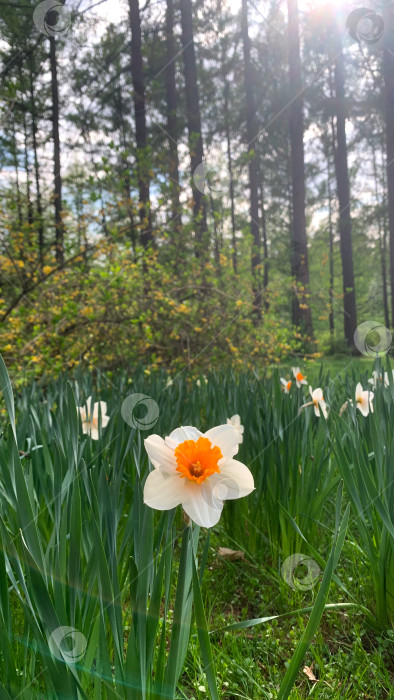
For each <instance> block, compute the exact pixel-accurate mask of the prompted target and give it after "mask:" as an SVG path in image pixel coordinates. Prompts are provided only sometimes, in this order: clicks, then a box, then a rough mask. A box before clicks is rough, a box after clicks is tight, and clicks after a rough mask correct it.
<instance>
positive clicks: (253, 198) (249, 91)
mask: <svg viewBox="0 0 394 700" xmlns="http://www.w3.org/2000/svg"><path fill="white" fill-rule="evenodd" d="M241 32H242V43H243V55H244V81H245V96H246V138H247V140H248V144H247V147H248V165H249V190H250V232H251V234H252V261H251V262H252V277H253V295H254V299H253V314H254V316H255V319H256V321H258V320H260V319H261V301H262V294H261V241H260V229H259V197H258V171H257V155H256V148H257V143H256V141H257V135H258V132H257V123H256V109H255V102H254V94H253V76H252V66H251V61H250V38H249V25H248V2H247V0H242V11H241Z"/></svg>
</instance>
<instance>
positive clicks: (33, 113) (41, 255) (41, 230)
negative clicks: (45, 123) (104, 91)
mask: <svg viewBox="0 0 394 700" xmlns="http://www.w3.org/2000/svg"><path fill="white" fill-rule="evenodd" d="M30 110H31V129H32V143H33V156H34V177H35V183H36V210H37V219H38V255H39V260H40V267H42V264H43V260H44V221H43V217H42V203H41V188H40V170H39V165H38V153H37V129H38V127H37V110H36V100H35V91H34V79H33V71H32V70H31V67H30Z"/></svg>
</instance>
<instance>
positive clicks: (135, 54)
mask: <svg viewBox="0 0 394 700" xmlns="http://www.w3.org/2000/svg"><path fill="white" fill-rule="evenodd" d="M129 8H130V14H129V18H130V27H131V76H132V81H133V102H134V113H135V138H136V145H137V172H138V191H139V203H140V222H141V244H142V246H143V248H148V246H149V245H150V244H151V243H152V241H153V232H152V219H151V207H150V193H149V186H150V176H149V168H150V164H149V158H148V153H147V131H146V105H145V82H144V74H143V61H142V40H141V19H140V10H139V5H138V0H129Z"/></svg>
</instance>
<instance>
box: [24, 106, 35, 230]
mask: <svg viewBox="0 0 394 700" xmlns="http://www.w3.org/2000/svg"><path fill="white" fill-rule="evenodd" d="M23 138H24V160H25V173H26V200H27V221H28V223H29V224H30V226H31V225H32V223H33V203H32V201H31V195H30V164H29V147H28V139H27V124H26V112H25V110H24V109H23Z"/></svg>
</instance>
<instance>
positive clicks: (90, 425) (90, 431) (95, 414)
mask: <svg viewBox="0 0 394 700" xmlns="http://www.w3.org/2000/svg"><path fill="white" fill-rule="evenodd" d="M91 405H92V397H91V396H89V398H88V399H86V407H87V410H86V408H85V406H79V407H78V411H79V415H80V416H81V422H82V431H83V432H84V433H85V434H87V435H90V437H91V438H92V440H98V438H99V406H100V410H101V427H102V428H105V426H106V425H107V424H108V421H109V416H107V415H106V411H107V404H106V403H105V401H98V402H96V403H95V404H94V405H93V411H92V408H91Z"/></svg>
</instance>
